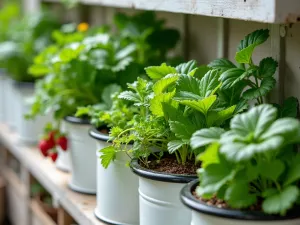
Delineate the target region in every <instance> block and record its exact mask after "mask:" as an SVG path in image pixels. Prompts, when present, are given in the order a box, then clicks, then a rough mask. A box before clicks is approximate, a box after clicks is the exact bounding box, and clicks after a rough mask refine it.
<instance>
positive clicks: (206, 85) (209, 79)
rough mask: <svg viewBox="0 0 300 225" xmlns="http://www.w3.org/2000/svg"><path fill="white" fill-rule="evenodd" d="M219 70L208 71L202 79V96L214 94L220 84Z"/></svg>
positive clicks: (200, 87)
mask: <svg viewBox="0 0 300 225" xmlns="http://www.w3.org/2000/svg"><path fill="white" fill-rule="evenodd" d="M218 79H219V72H218V71H217V70H210V71H208V72H207V73H206V74H205V75H204V77H203V78H202V79H201V81H200V86H199V89H200V96H202V97H208V96H210V95H211V94H214V92H215V91H216V88H217V87H218V85H219V81H218Z"/></svg>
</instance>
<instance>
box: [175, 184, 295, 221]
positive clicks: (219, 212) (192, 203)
mask: <svg viewBox="0 0 300 225" xmlns="http://www.w3.org/2000/svg"><path fill="white" fill-rule="evenodd" d="M198 184H199V180H198V179H196V180H194V181H191V182H190V183H188V184H186V185H185V186H184V187H183V188H182V189H181V192H180V199H181V202H182V203H183V204H184V205H186V206H187V207H188V208H190V209H192V210H194V211H197V212H200V213H203V214H208V215H211V216H215V217H222V218H228V219H234V220H248V221H249V220H252V221H278V220H291V219H296V218H299V219H300V216H299V209H300V207H294V208H293V209H292V210H290V211H289V212H288V213H287V214H286V215H285V216H279V215H268V214H265V213H263V212H261V211H242V210H236V209H222V208H217V207H215V206H209V205H207V204H206V203H204V202H202V201H200V200H198V199H197V198H196V197H195V196H194V195H193V194H192V191H193V190H195V188H196V186H197V185H198Z"/></svg>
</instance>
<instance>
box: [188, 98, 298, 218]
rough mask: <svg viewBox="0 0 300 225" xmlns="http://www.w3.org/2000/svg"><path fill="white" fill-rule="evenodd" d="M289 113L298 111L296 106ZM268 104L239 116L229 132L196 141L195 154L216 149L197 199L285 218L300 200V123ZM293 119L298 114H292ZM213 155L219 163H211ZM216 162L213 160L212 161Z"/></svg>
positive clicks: (202, 173)
mask: <svg viewBox="0 0 300 225" xmlns="http://www.w3.org/2000/svg"><path fill="white" fill-rule="evenodd" d="M291 101H293V100H292V99H289V100H288V101H287V103H286V104H287V105H290V106H289V107H286V106H283V108H286V109H287V108H289V109H290V110H289V111H294V109H295V108H296V107H297V106H296V107H295V105H293V104H290V102H291ZM282 112H284V110H283V111H281V112H280V111H278V110H277V108H275V107H274V106H272V105H268V104H262V105H259V106H256V107H254V108H252V109H250V110H249V111H248V112H245V113H242V114H239V115H236V116H235V117H234V118H233V119H232V120H231V122H230V129H229V130H228V131H225V130H222V129H221V128H218V127H212V128H208V129H203V130H201V131H199V132H198V133H197V135H196V136H194V137H193V138H192V140H191V144H192V146H193V147H194V148H198V147H200V146H205V145H210V146H209V149H210V150H207V151H210V153H207V154H206V156H204V157H203V155H202V157H201V158H202V161H203V165H202V166H203V167H202V168H201V169H199V178H200V184H199V186H198V187H197V189H196V193H197V195H199V196H201V197H202V198H204V199H209V198H212V197H214V196H216V197H217V198H219V199H223V200H225V201H226V203H227V204H228V205H229V206H230V207H232V208H237V209H247V208H249V207H250V206H252V205H256V204H259V203H260V202H261V204H262V210H263V211H264V212H265V213H268V214H281V215H285V214H286V212H287V211H288V210H289V209H291V208H292V207H293V206H295V204H297V200H298V199H299V196H300V189H299V188H300V187H299V183H300V169H299V165H300V155H299V151H298V150H297V148H295V147H296V146H295V144H298V143H299V142H300V122H299V120H298V119H296V118H292V117H284V118H278V117H281V116H282ZM288 115H293V116H294V114H288ZM212 154H213V156H214V157H210V158H209V157H208V156H209V155H210V156H211V155H212ZM212 159H213V160H212Z"/></svg>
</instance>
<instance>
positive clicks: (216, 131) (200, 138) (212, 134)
mask: <svg viewBox="0 0 300 225" xmlns="http://www.w3.org/2000/svg"><path fill="white" fill-rule="evenodd" d="M224 132H225V130H224V129H222V128H219V127H210V128H204V129H201V130H198V131H196V132H195V133H194V134H193V136H192V138H191V142H190V143H191V147H192V148H193V149H196V148H200V147H202V146H205V145H208V144H211V143H214V142H218V141H219V139H220V137H221V135H222V134H223V133H224Z"/></svg>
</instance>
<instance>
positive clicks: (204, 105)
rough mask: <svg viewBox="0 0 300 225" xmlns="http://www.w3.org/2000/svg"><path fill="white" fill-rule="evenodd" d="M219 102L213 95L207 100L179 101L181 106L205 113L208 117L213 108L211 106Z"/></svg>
mask: <svg viewBox="0 0 300 225" xmlns="http://www.w3.org/2000/svg"><path fill="white" fill-rule="evenodd" d="M216 100H217V96H216V95H211V96H209V97H207V98H204V99H202V100H198V101H196V100H182V101H179V103H180V104H183V105H186V106H189V107H191V108H193V109H195V110H197V111H199V112H201V113H203V114H204V115H207V112H208V110H209V109H210V108H211V106H212V105H213V104H214V103H215V101H216Z"/></svg>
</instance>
